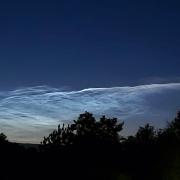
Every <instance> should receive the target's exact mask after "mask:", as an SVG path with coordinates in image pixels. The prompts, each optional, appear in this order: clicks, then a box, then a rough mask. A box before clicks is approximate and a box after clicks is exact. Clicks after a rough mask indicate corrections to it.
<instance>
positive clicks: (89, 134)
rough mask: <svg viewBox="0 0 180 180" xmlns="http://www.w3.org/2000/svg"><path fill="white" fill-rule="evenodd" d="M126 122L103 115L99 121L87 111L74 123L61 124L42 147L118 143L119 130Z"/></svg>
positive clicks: (45, 140) (44, 141) (46, 138)
mask: <svg viewBox="0 0 180 180" xmlns="http://www.w3.org/2000/svg"><path fill="white" fill-rule="evenodd" d="M123 124H124V123H119V122H118V120H117V118H112V119H109V118H106V117H105V116H103V117H101V118H100V120H99V121H96V119H95V118H94V117H93V114H91V113H89V112H85V113H83V114H80V116H79V117H78V119H77V120H74V123H72V124H71V125H68V126H66V127H65V125H63V126H62V127H61V126H60V125H59V126H58V129H57V130H54V131H53V132H52V133H51V134H50V135H49V136H48V137H44V140H43V141H42V142H41V144H42V147H48V148H49V147H53V148H55V147H57V148H60V147H63V146H68V145H72V144H101V143H109V144H114V143H118V142H119V140H120V136H119V132H120V131H121V130H122V127H123Z"/></svg>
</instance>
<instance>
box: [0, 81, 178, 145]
mask: <svg viewBox="0 0 180 180" xmlns="http://www.w3.org/2000/svg"><path fill="white" fill-rule="evenodd" d="M178 110H180V83H169V84H152V85H142V86H135V87H112V88H89V89H84V90H81V91H65V90H63V89H58V88H51V87H47V86H38V87H31V88H21V89H17V90H14V91H1V92H0V131H1V132H4V133H6V134H7V135H8V137H9V139H10V140H13V141H20V142H40V140H42V137H43V136H44V135H48V133H49V132H51V131H52V129H54V128H56V127H57V125H58V124H59V123H69V122H70V120H73V119H74V118H76V117H77V115H78V114H79V113H82V112H84V111H89V112H92V113H94V115H95V116H97V117H99V116H101V115H107V116H109V117H112V116H114V117H118V118H119V119H121V120H122V121H125V128H124V131H123V134H132V133H134V132H135V131H136V130H137V128H138V126H139V125H143V124H144V123H147V122H149V123H151V124H153V125H155V126H157V127H164V126H165V124H166V122H167V121H168V120H171V119H172V118H173V116H175V114H176V112H177V111H178Z"/></svg>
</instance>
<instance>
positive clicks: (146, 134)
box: [136, 124, 156, 143]
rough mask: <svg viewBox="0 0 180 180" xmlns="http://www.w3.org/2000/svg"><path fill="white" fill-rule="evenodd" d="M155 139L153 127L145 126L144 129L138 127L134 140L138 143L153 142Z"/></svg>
mask: <svg viewBox="0 0 180 180" xmlns="http://www.w3.org/2000/svg"><path fill="white" fill-rule="evenodd" d="M155 138H156V131H155V129H154V127H153V126H150V125H149V124H146V125H145V126H144V127H140V128H139V130H138V132H137V133H136V140H137V141H138V142H140V143H149V142H153V141H154V140H155Z"/></svg>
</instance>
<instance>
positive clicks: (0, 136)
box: [0, 133, 8, 144]
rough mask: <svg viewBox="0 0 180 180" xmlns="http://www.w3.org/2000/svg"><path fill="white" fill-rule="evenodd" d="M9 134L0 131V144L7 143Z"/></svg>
mask: <svg viewBox="0 0 180 180" xmlns="http://www.w3.org/2000/svg"><path fill="white" fill-rule="evenodd" d="M7 142H8V140H7V136H6V135H5V134H4V133H0V144H4V143H7Z"/></svg>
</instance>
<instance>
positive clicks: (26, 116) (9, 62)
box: [0, 0, 180, 142]
mask: <svg viewBox="0 0 180 180" xmlns="http://www.w3.org/2000/svg"><path fill="white" fill-rule="evenodd" d="M179 67H180V2H179V1H177V0H171V1H169V0H164V1H161V0H146V1H144V0H142V1H140V0H137V1H134V0H124V1H120V0H111V1H110V0H76V1H75V0H61V1H60V0H48V1H47V0H26V1H24V0H16V1H14V0H6V1H1V2H0V132H5V133H6V134H7V135H8V137H9V138H10V139H11V140H14V141H21V142H22V141H23V142H39V141H40V140H41V137H43V136H44V135H47V134H48V133H49V132H50V131H52V129H53V128H55V127H56V126H57V124H58V123H62V122H64V121H66V122H69V120H72V118H75V117H77V115H78V114H79V113H82V111H85V110H87V111H90V112H92V113H94V114H95V115H96V116H97V117H98V116H99V115H102V114H105V115H108V116H117V117H118V118H120V119H122V120H123V121H125V122H126V125H127V127H128V128H127V127H126V130H125V131H124V133H125V134H127V133H133V132H135V130H136V129H137V127H138V126H139V125H140V124H144V123H146V122H150V123H152V124H154V125H156V126H157V127H162V126H164V125H165V123H166V121H167V120H171V119H172V118H173V116H175V114H176V112H177V110H179V107H180V104H179V99H180V95H179V92H180V88H179V83H180V71H179ZM154 83H156V84H158V85H152V84H154ZM173 83H176V84H173ZM143 84H145V85H147V86H139V85H143ZM163 84H164V85H163ZM125 86H126V88H125ZM127 86H128V87H127ZM114 87H118V88H114ZM87 88H89V89H87ZM96 88H101V89H96ZM83 89H85V90H83ZM67 120H68V121H67ZM127 129H128V130H127Z"/></svg>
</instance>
